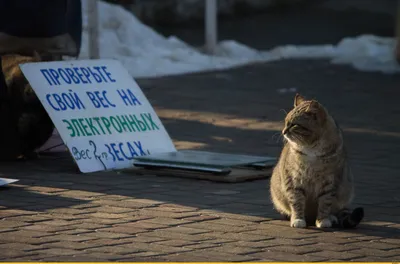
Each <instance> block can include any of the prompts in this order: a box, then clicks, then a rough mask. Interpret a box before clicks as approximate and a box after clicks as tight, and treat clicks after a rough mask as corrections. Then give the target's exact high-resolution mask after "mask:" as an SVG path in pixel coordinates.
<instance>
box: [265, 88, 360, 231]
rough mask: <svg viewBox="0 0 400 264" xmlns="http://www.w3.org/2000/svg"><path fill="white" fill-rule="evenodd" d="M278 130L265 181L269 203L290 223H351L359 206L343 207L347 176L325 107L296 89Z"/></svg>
mask: <svg viewBox="0 0 400 264" xmlns="http://www.w3.org/2000/svg"><path fill="white" fill-rule="evenodd" d="M282 134H283V136H284V138H285V141H286V142H285V145H284V147H283V150H282V153H281V156H280V158H279V161H278V163H277V165H276V167H275V168H274V171H273V173H272V177H271V186H270V192H271V198H272V202H273V204H274V207H275V209H276V210H277V211H278V212H280V213H281V214H283V215H284V216H286V217H288V218H290V226H291V227H297V228H304V227H306V226H307V225H311V224H313V223H315V225H316V226H317V227H319V228H329V227H335V226H336V227H343V228H352V227H355V226H357V225H358V224H359V223H360V222H361V220H362V218H363V217H364V210H363V208H357V209H355V210H354V211H352V212H351V211H350V210H349V209H346V207H347V206H348V205H349V204H350V202H351V200H352V198H353V189H354V187H353V176H352V173H351V170H350V166H349V163H348V160H347V156H346V152H345V149H344V145H343V138H342V132H341V130H340V128H339V127H338V125H337V123H336V122H335V120H334V119H333V118H332V117H331V116H330V115H329V113H328V112H327V110H326V109H325V108H324V107H323V106H322V105H321V104H320V103H318V102H317V101H315V100H306V99H305V98H304V97H302V96H300V95H298V94H297V95H296V97H295V102H294V109H292V110H291V111H290V112H289V113H288V114H287V116H286V119H285V128H284V129H283V131H282Z"/></svg>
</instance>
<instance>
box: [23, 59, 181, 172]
mask: <svg viewBox="0 0 400 264" xmlns="http://www.w3.org/2000/svg"><path fill="white" fill-rule="evenodd" d="M20 68H21V70H22V72H23V73H24V75H25V77H26V78H27V79H28V81H29V83H30V84H31V86H32V88H33V89H34V91H35V92H36V95H37V96H38V98H39V99H40V101H41V102H42V104H43V106H44V108H45V109H46V111H47V113H48V114H49V116H50V118H51V119H52V120H53V123H54V125H55V126H56V128H57V130H58V132H59V134H60V136H61V138H62V139H63V141H64V143H65V145H66V146H67V147H68V149H69V151H70V152H71V154H72V156H73V157H74V159H75V161H76V162H77V164H78V166H79V169H80V170H81V171H82V172H94V171H100V170H109V169H122V168H128V167H132V166H133V165H132V159H133V158H134V157H137V156H145V155H149V154H150V153H162V152H170V151H176V149H175V147H174V144H173V143H172V140H171V138H170V137H169V135H168V133H167V131H166V130H165V128H164V126H163V124H162V123H161V121H160V119H159V118H158V116H157V114H156V113H155V111H154V109H153V107H152V106H151V104H150V103H149V101H148V100H147V98H146V97H145V95H144V94H143V92H142V91H141V89H140V88H139V86H138V85H137V83H136V82H135V81H134V80H133V78H132V76H131V75H130V74H129V73H128V71H127V70H126V69H125V68H124V67H123V66H122V64H121V63H120V62H118V61H116V60H82V61H57V62H39V63H26V64H21V65H20Z"/></svg>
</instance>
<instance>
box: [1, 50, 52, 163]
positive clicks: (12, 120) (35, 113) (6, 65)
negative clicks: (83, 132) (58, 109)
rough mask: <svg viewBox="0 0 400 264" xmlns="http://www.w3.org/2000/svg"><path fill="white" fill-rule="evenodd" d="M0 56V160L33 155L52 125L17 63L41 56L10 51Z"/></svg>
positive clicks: (49, 132)
mask: <svg viewBox="0 0 400 264" xmlns="http://www.w3.org/2000/svg"><path fill="white" fill-rule="evenodd" d="M0 59H1V61H0V64H1V70H2V72H1V73H2V74H1V75H2V76H0V120H1V128H0V146H1V152H0V160H14V159H19V158H23V157H35V156H36V155H35V152H34V151H35V150H36V149H37V148H39V147H40V146H42V145H43V144H44V143H45V142H46V141H47V140H48V139H49V138H50V136H51V135H52V132H53V130H54V125H53V123H52V121H51V119H50V117H49V116H48V114H47V112H46V110H45V109H44V108H43V106H42V104H41V103H40V101H39V99H38V98H37V96H36V94H35V92H34V91H33V89H32V87H31V86H30V84H29V82H28V81H27V80H26V79H25V77H24V75H23V73H22V71H21V70H20V68H19V66H18V65H19V64H21V63H27V62H38V61H41V58H40V57H39V55H38V54H35V55H34V56H21V55H16V54H12V55H3V56H1V57H0Z"/></svg>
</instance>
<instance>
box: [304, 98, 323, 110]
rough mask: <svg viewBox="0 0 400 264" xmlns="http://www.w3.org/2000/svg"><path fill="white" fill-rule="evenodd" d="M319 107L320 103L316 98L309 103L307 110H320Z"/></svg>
mask: <svg viewBox="0 0 400 264" xmlns="http://www.w3.org/2000/svg"><path fill="white" fill-rule="evenodd" d="M319 108H320V104H319V103H318V102H317V101H315V100H311V102H310V104H309V105H308V107H307V109H306V112H310V111H312V110H317V111H318V110H319Z"/></svg>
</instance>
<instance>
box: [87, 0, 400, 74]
mask: <svg viewBox="0 0 400 264" xmlns="http://www.w3.org/2000/svg"><path fill="white" fill-rule="evenodd" d="M83 10H84V12H83V14H84V18H83V36H82V50H81V55H80V59H84V58H88V32H87V22H88V19H87V16H86V11H85V10H86V6H85V5H83ZM99 20H100V21H99V29H100V32H99V34H100V39H99V42H100V43H99V45H100V57H101V58H111V59H117V60H119V61H121V62H122V63H123V64H124V66H125V67H126V68H127V70H128V71H129V72H130V73H131V74H132V76H133V77H158V76H165V75H174V74H183V73H193V72H200V71H208V70H220V69H228V68H232V67H236V66H240V65H244V64H249V63H255V62H271V61H277V60H283V59H330V60H331V61H332V63H334V64H349V65H352V66H353V67H354V68H356V69H358V70H362V71H378V72H384V73H395V72H399V71H400V66H399V65H398V64H397V63H396V61H395V58H394V55H393V54H394V52H393V51H394V46H395V40H394V39H393V38H381V37H377V36H371V35H362V36H359V37H355V38H345V39H343V40H342V41H341V42H340V43H338V45H316V46H294V45H285V46H281V47H276V48H274V49H272V50H269V51H258V50H256V49H253V48H250V47H248V46H246V45H243V44H241V43H238V42H236V41H233V40H229V41H221V42H220V43H219V46H218V49H217V53H216V55H214V56H211V55H207V54H204V53H202V52H201V51H199V50H197V49H195V48H193V47H191V46H190V45H188V44H186V43H184V42H183V41H181V40H179V39H178V38H176V37H169V38H165V37H164V36H162V35H161V34H158V33H157V32H155V31H154V30H153V29H152V28H150V27H149V26H147V25H144V24H143V23H141V22H140V21H139V20H138V19H137V18H136V17H135V16H134V15H133V14H132V13H130V12H128V11H126V10H125V9H123V8H122V7H120V6H117V5H113V4H109V3H105V2H102V1H99Z"/></svg>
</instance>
